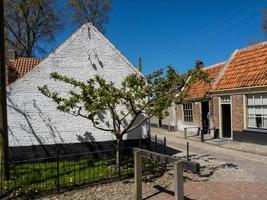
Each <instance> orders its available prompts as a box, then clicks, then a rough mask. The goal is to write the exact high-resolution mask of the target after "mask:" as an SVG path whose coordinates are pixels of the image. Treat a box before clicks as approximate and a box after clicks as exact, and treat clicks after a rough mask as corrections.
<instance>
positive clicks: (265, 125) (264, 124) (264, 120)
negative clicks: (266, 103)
mask: <svg viewBox="0 0 267 200" xmlns="http://www.w3.org/2000/svg"><path fill="white" fill-rule="evenodd" d="M263 127H264V128H267V116H266V117H265V118H263Z"/></svg>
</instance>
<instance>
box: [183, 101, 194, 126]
mask: <svg viewBox="0 0 267 200" xmlns="http://www.w3.org/2000/svg"><path fill="white" fill-rule="evenodd" d="M183 111H184V121H185V122H193V109H192V103H188V104H184V105H183Z"/></svg>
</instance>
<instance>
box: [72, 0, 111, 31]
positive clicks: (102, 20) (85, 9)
mask: <svg viewBox="0 0 267 200" xmlns="http://www.w3.org/2000/svg"><path fill="white" fill-rule="evenodd" d="M67 5H68V7H70V8H72V9H73V18H74V20H75V21H76V22H78V24H84V23H86V22H91V23H92V24H93V25H94V26H95V27H96V28H97V29H98V30H99V31H100V32H101V33H105V25H106V24H108V22H109V18H108V13H109V12H110V10H111V2H110V0H69V1H68V4H67Z"/></svg>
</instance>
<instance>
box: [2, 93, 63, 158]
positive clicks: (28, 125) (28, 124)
mask: <svg viewBox="0 0 267 200" xmlns="http://www.w3.org/2000/svg"><path fill="white" fill-rule="evenodd" d="M7 100H8V104H7V107H8V108H9V109H12V110H13V111H15V112H16V113H18V115H20V116H22V117H23V119H24V120H23V122H21V123H19V126H20V129H21V130H23V131H25V132H26V133H28V134H29V138H28V139H29V140H30V141H31V143H32V149H33V150H32V152H33V155H32V156H33V157H35V158H36V157H39V156H40V155H39V154H40V153H41V152H40V147H41V149H42V151H43V152H44V153H45V155H46V156H52V155H53V154H54V153H53V152H51V151H49V150H48V148H47V147H46V146H49V145H45V144H44V143H43V141H42V139H41V138H40V136H39V135H40V134H38V131H36V130H35V128H34V126H33V124H32V120H33V119H32V117H31V116H30V114H28V113H27V111H25V110H23V109H21V107H19V106H18V105H17V104H16V103H15V102H14V101H13V100H12V99H11V98H10V97H9V96H7ZM31 104H32V105H33V108H34V109H35V110H34V113H38V115H39V117H40V119H41V120H40V121H41V122H42V123H43V124H44V125H45V126H46V127H47V129H48V130H49V133H50V134H51V137H52V138H53V140H54V144H57V143H58V141H57V140H56V138H59V140H60V141H61V142H63V138H62V137H61V135H60V133H59V131H58V130H57V129H56V127H55V126H53V124H52V121H51V119H50V118H49V117H48V116H47V115H46V114H44V113H43V112H42V111H41V109H40V108H39V107H38V105H37V104H36V101H35V100H33V101H32V102H31ZM24 105H26V103H24ZM24 122H25V123H24ZM9 133H10V134H11V135H12V136H13V138H14V139H15V140H16V141H17V142H18V143H19V139H18V138H17V137H16V136H15V133H14V131H13V130H12V129H11V128H10V126H9ZM32 136H33V137H34V138H35V139H36V141H37V142H38V145H34V142H33V140H32V139H31V137H32ZM38 146H40V147H38ZM28 156H30V155H28ZM32 156H31V157H32Z"/></svg>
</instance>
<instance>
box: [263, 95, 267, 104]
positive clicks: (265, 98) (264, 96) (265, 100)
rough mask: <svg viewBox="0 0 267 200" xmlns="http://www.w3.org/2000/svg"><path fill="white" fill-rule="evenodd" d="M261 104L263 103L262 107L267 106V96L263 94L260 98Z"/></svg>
mask: <svg viewBox="0 0 267 200" xmlns="http://www.w3.org/2000/svg"><path fill="white" fill-rule="evenodd" d="M262 103H263V105H267V94H264V95H263V96H262Z"/></svg>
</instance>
